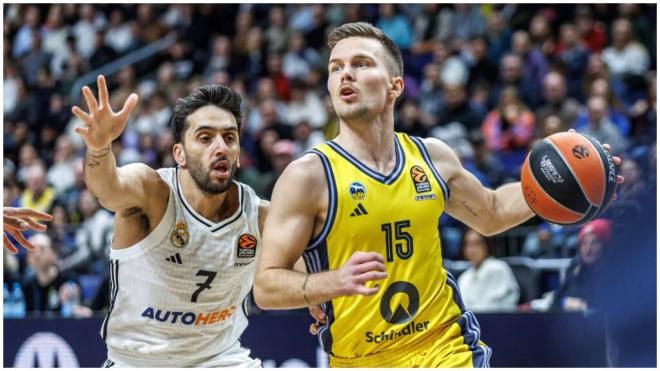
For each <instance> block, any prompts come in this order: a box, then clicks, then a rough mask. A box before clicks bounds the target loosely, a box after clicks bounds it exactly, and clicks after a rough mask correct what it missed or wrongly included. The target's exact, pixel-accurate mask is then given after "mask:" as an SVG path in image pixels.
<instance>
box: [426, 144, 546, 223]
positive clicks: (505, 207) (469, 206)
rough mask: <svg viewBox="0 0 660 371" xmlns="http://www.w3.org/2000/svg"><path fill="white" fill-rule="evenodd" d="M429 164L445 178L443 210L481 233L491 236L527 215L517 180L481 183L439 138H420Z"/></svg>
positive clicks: (530, 213)
mask: <svg viewBox="0 0 660 371" xmlns="http://www.w3.org/2000/svg"><path fill="white" fill-rule="evenodd" d="M424 145H425V147H426V148H427V150H428V152H429V155H430V156H431V160H432V162H433V165H434V166H435V168H436V169H437V170H438V172H439V173H440V176H441V177H443V179H444V180H445V181H446V182H447V186H448V187H449V190H450V197H449V200H448V201H447V204H446V205H445V210H446V211H447V213H448V214H449V215H451V216H452V217H454V218H456V219H458V220H460V221H461V222H463V223H465V224H466V225H468V226H469V227H470V228H473V229H474V230H476V231H477V232H479V233H481V234H482V235H485V236H491V235H494V234H497V233H500V232H502V231H505V230H507V229H509V228H511V227H513V226H516V225H518V224H520V223H522V222H524V221H525V220H527V219H529V218H531V217H532V216H533V215H534V213H533V212H532V210H531V209H530V208H529V206H527V203H526V202H525V199H524V197H523V193H522V188H521V186H520V182H516V183H510V184H505V185H503V186H501V187H499V188H498V189H497V190H492V189H488V188H486V187H484V186H483V185H482V184H481V182H479V180H478V179H477V178H476V177H475V176H474V175H472V174H471V173H470V172H469V171H467V170H465V168H463V165H461V162H460V160H459V159H458V156H457V155H456V153H454V151H453V150H452V149H451V148H450V147H449V146H448V145H447V144H445V143H443V142H442V141H440V140H438V139H435V138H427V139H424Z"/></svg>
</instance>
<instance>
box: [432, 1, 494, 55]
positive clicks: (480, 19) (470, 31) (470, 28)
mask: <svg viewBox="0 0 660 371" xmlns="http://www.w3.org/2000/svg"><path fill="white" fill-rule="evenodd" d="M453 8H454V9H451V8H445V10H444V13H445V15H444V17H443V18H444V20H446V21H448V22H447V25H448V31H449V32H448V34H447V35H446V37H447V38H445V39H443V40H446V41H451V44H452V45H451V48H452V49H453V50H459V49H461V48H462V47H463V44H464V43H466V42H468V41H469V40H470V39H472V38H473V37H475V36H482V35H484V34H485V32H486V20H485V19H484V16H483V14H481V9H480V8H479V6H477V5H475V4H467V3H456V4H453Z"/></svg>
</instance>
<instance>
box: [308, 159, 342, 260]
mask: <svg viewBox="0 0 660 371" xmlns="http://www.w3.org/2000/svg"><path fill="white" fill-rule="evenodd" d="M307 153H313V154H315V155H317V156H319V158H320V159H321V162H322V163H323V170H324V172H325V179H326V182H327V184H328V214H327V215H326V217H325V224H323V229H321V233H319V235H318V236H316V237H315V238H313V239H312V241H311V242H310V243H309V245H308V246H307V248H306V250H311V249H314V248H316V247H317V246H318V245H319V243H321V241H323V240H325V239H326V237H327V236H328V233H330V229H331V228H332V225H333V223H334V221H335V216H336V214H337V186H336V184H335V177H334V174H333V172H332V167H331V166H330V161H329V160H328V157H327V156H326V155H325V154H324V153H323V152H321V151H319V150H316V149H312V150H310V151H308V152H307Z"/></svg>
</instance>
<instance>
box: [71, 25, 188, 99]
mask: <svg viewBox="0 0 660 371" xmlns="http://www.w3.org/2000/svg"><path fill="white" fill-rule="evenodd" d="M177 37H178V36H177V34H176V32H170V33H169V34H167V35H166V36H165V37H163V38H161V39H159V40H157V41H154V42H152V43H151V44H148V45H146V46H144V47H142V48H140V49H138V50H135V51H133V52H130V53H128V54H126V55H125V56H123V57H121V58H119V59H116V60H114V61H112V62H110V63H108V64H105V65H103V66H101V67H99V68H97V69H95V70H93V71H90V72H87V73H86V74H84V75H82V76H81V77H79V78H78V79H77V80H76V81H75V82H74V83H73V86H72V87H71V91H70V92H69V97H70V98H71V102H73V103H74V104H75V102H78V101H79V100H80V95H81V89H82V87H83V86H85V85H90V84H94V83H96V77H97V76H98V75H100V74H102V75H104V76H105V77H106V78H108V77H110V76H112V75H114V74H115V73H117V72H119V71H120V70H121V69H122V68H123V67H124V66H128V65H132V64H135V63H138V62H140V61H143V60H145V59H147V58H149V57H151V56H153V55H154V54H156V53H159V52H161V51H162V50H165V49H167V48H169V47H170V46H171V45H172V44H174V42H176V40H177Z"/></svg>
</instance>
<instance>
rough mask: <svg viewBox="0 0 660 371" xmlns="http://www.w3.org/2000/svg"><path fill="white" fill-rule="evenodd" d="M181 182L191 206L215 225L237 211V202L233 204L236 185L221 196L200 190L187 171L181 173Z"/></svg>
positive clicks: (182, 189) (233, 184)
mask: <svg viewBox="0 0 660 371" xmlns="http://www.w3.org/2000/svg"><path fill="white" fill-rule="evenodd" d="M179 175H180V176H179V181H180V183H181V191H182V192H183V197H185V199H186V201H187V202H188V204H190V206H191V207H192V208H193V209H194V210H195V211H196V212H197V213H198V214H200V215H201V216H203V217H204V218H206V219H208V220H209V221H211V222H213V223H218V222H220V221H222V220H223V219H226V218H227V217H229V216H230V215H233V213H234V212H235V211H236V204H237V202H232V200H234V199H236V197H232V196H230V194H231V195H236V184H235V183H234V182H232V183H231V185H230V186H229V189H228V190H227V191H225V192H222V193H219V194H215V195H213V194H209V193H206V192H204V191H203V190H202V189H200V188H199V186H198V185H197V183H195V181H194V180H193V179H192V177H191V176H190V174H189V173H188V172H187V171H185V170H184V171H180V172H179Z"/></svg>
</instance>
